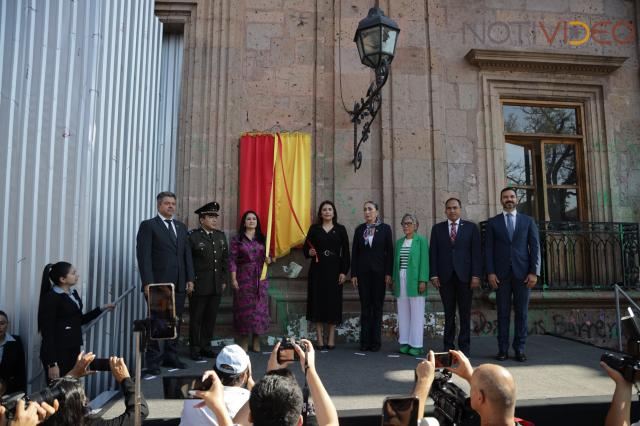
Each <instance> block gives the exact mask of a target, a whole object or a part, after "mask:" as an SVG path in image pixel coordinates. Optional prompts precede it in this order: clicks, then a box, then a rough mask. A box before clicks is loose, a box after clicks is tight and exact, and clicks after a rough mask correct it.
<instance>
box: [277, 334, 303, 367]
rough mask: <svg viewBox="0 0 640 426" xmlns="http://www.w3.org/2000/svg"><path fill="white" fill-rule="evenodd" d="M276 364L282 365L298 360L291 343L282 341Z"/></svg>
mask: <svg viewBox="0 0 640 426" xmlns="http://www.w3.org/2000/svg"><path fill="white" fill-rule="evenodd" d="M277 359H278V364H284V363H285V362H289V361H297V360H299V359H300V357H299V356H298V353H297V352H296V350H295V349H294V348H293V343H292V342H289V341H286V342H285V341H284V340H283V341H282V343H281V344H280V347H279V348H278V358H277Z"/></svg>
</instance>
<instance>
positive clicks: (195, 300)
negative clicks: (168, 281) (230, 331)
mask: <svg viewBox="0 0 640 426" xmlns="http://www.w3.org/2000/svg"><path fill="white" fill-rule="evenodd" d="M195 213H196V214H197V215H198V217H199V220H200V228H198V229H193V230H191V231H189V246H190V247H191V257H192V258H193V266H194V269H195V273H196V281H195V288H194V289H193V293H192V294H191V296H189V347H190V348H191V359H193V360H194V361H199V360H201V359H202V356H206V357H207V358H214V357H215V355H216V354H215V353H214V351H213V350H212V349H211V339H212V338H213V329H214V327H215V324H216V317H217V315H218V308H219V306H220V299H221V298H222V292H223V291H224V289H225V287H226V286H227V282H229V276H228V274H229V267H228V263H229V246H228V244H227V237H226V236H225V235H224V232H222V231H220V230H218V229H216V227H217V226H218V215H219V214H220V204H218V203H216V202H215V201H213V202H211V203H207V204H205V205H204V206H202V207H200V208H199V209H198V210H196V211H195Z"/></svg>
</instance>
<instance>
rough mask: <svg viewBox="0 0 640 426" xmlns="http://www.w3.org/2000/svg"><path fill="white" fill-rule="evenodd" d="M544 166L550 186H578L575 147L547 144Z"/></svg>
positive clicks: (545, 146) (571, 145)
mask: <svg viewBox="0 0 640 426" xmlns="http://www.w3.org/2000/svg"><path fill="white" fill-rule="evenodd" d="M544 165H545V168H546V179H547V184H548V185H577V184H578V177H577V172H578V171H577V169H576V146H575V145H573V144H560V143H558V144H555V143H554V144H550V143H547V144H545V145H544Z"/></svg>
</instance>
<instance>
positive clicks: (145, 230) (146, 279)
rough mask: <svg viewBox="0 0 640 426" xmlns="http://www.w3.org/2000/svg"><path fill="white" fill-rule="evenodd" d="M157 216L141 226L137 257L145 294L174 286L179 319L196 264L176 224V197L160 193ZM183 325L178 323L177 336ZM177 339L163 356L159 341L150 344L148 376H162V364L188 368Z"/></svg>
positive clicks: (166, 345)
mask: <svg viewBox="0 0 640 426" xmlns="http://www.w3.org/2000/svg"><path fill="white" fill-rule="evenodd" d="M156 200H157V207H158V215H157V216H156V217H154V218H153V219H148V220H145V221H143V222H142V223H141V224H140V228H139V229H138V235H137V238H136V254H137V258H138V268H139V269H140V278H141V280H142V286H143V289H144V292H145V296H147V294H148V286H149V284H153V283H173V284H174V285H175V302H176V315H177V317H178V319H180V317H181V316H182V311H183V310H184V302H185V299H186V295H187V294H190V293H191V292H192V291H193V288H194V284H193V281H194V275H195V274H194V272H193V261H192V258H191V250H190V248H189V242H188V234H187V227H186V226H185V224H184V223H182V222H179V221H177V220H176V219H175V218H174V217H173V215H174V214H175V211H176V195H175V194H174V193H173V192H161V193H159V194H158V196H157V197H156ZM179 333H180V324H179V322H178V336H179ZM177 342H178V338H176V339H175V340H166V341H165V342H164V353H162V352H161V351H160V346H159V345H158V342H157V341H151V343H150V344H149V346H148V347H147V352H146V367H147V372H148V373H149V374H159V373H160V364H161V363H162V365H163V366H165V367H173V368H186V364H185V363H184V362H182V361H180V359H179V358H178V353H177V346H178V343H177Z"/></svg>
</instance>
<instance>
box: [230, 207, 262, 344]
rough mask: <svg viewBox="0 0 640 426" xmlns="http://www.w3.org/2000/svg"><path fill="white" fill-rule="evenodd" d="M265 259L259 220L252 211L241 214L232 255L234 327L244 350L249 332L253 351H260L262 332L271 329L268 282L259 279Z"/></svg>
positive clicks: (233, 240)
mask: <svg viewBox="0 0 640 426" xmlns="http://www.w3.org/2000/svg"><path fill="white" fill-rule="evenodd" d="M265 260H266V261H267V262H268V259H267V257H266V253H265V238H264V235H263V234H262V230H261V229H260V219H258V215H257V214H256V213H255V212H254V211H251V210H249V211H247V212H245V213H244V214H243V215H242V219H241V220H240V229H239V230H238V234H237V235H236V236H235V237H233V238H232V239H231V244H230V256H229V267H230V268H229V269H230V271H231V285H232V287H233V327H234V329H235V331H236V332H237V333H238V334H239V340H240V342H239V343H240V346H241V347H242V348H243V349H244V350H245V351H246V350H247V349H248V346H249V334H253V341H252V345H251V350H253V351H254V352H260V335H261V334H264V333H266V332H267V330H269V321H270V320H269V295H268V293H267V290H268V288H269V282H268V281H267V280H264V281H261V280H260V274H261V273H262V265H263V263H264V262H265Z"/></svg>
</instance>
